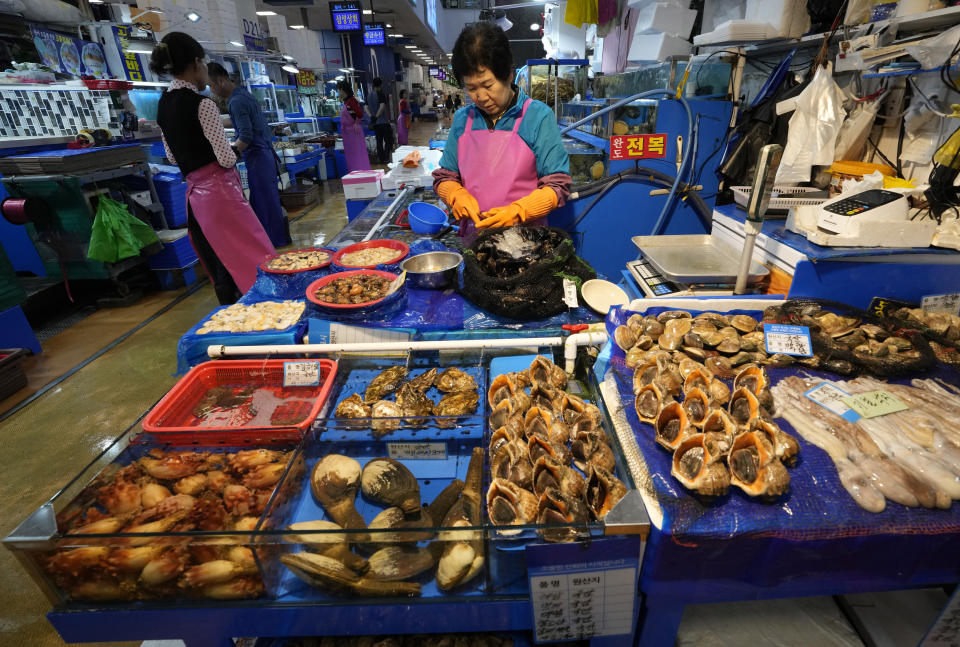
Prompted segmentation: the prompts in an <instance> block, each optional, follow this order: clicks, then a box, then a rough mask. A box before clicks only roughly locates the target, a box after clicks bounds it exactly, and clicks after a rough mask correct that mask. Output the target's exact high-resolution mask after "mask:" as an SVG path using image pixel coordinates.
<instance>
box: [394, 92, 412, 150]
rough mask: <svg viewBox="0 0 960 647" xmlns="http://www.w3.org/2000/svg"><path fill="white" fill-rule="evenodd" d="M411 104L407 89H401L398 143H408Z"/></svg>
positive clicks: (402, 144) (404, 144)
mask: <svg viewBox="0 0 960 647" xmlns="http://www.w3.org/2000/svg"><path fill="white" fill-rule="evenodd" d="M410 114H411V111H410V104H409V102H407V91H406V90H400V116H399V117H397V143H398V144H400V145H401V146H406V145H407V133H408V131H409V130H410Z"/></svg>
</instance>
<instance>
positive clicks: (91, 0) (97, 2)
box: [89, 0, 103, 4]
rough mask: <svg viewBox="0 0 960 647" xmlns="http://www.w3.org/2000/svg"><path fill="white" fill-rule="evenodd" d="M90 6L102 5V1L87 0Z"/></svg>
mask: <svg viewBox="0 0 960 647" xmlns="http://www.w3.org/2000/svg"><path fill="white" fill-rule="evenodd" d="M89 1H90V4H103V0H89Z"/></svg>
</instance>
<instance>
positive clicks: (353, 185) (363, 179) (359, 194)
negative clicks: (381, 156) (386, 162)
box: [342, 169, 383, 200]
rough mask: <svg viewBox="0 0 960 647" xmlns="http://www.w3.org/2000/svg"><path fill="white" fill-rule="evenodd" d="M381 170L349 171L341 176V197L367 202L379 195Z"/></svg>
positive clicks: (381, 178)
mask: <svg viewBox="0 0 960 647" xmlns="http://www.w3.org/2000/svg"><path fill="white" fill-rule="evenodd" d="M382 180H383V170H382V169H374V170H372V171H351V172H349V173H347V174H346V175H344V176H343V180H342V182H343V195H344V196H346V198H347V200H369V199H370V198H375V197H377V196H378V195H380V192H381V191H382V190H383V189H382V188H381V182H382Z"/></svg>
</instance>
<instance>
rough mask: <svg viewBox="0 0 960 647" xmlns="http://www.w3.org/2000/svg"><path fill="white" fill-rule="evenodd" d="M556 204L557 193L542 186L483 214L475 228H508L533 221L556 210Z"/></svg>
mask: <svg viewBox="0 0 960 647" xmlns="http://www.w3.org/2000/svg"><path fill="white" fill-rule="evenodd" d="M557 202H558V200H557V192H556V191H554V190H553V189H551V188H550V187H548V186H542V187H540V188H539V189H534V190H533V191H532V192H531V193H530V194H529V195H525V196H524V197H522V198H520V199H519V200H517V201H515V202H511V203H510V204H508V205H506V206H504V207H495V208H493V209H490V210H489V211H487V212H485V213H484V214H483V215H484V216H486V218H484V219H483V220H481V221H480V222H478V223H477V227H480V228H485V227H510V226H512V225H516V224H519V223H521V222H526V221H527V220H534V219H535V218H540V217H541V216H545V215H547V214H548V213H550V212H551V211H553V210H554V209H556V208H557Z"/></svg>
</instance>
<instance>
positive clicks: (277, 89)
mask: <svg viewBox="0 0 960 647" xmlns="http://www.w3.org/2000/svg"><path fill="white" fill-rule="evenodd" d="M250 92H251V93H252V94H253V96H254V98H255V99H256V100H257V101H258V102H259V103H260V106H261V108H263V111H264V112H265V113H268V114H269V115H272V117H270V119H271V120H276V121H283V119H284V117H285V116H286V115H291V116H294V117H299V116H303V109H302V108H301V107H300V95H299V94H298V93H297V86H295V85H251V86H250Z"/></svg>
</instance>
